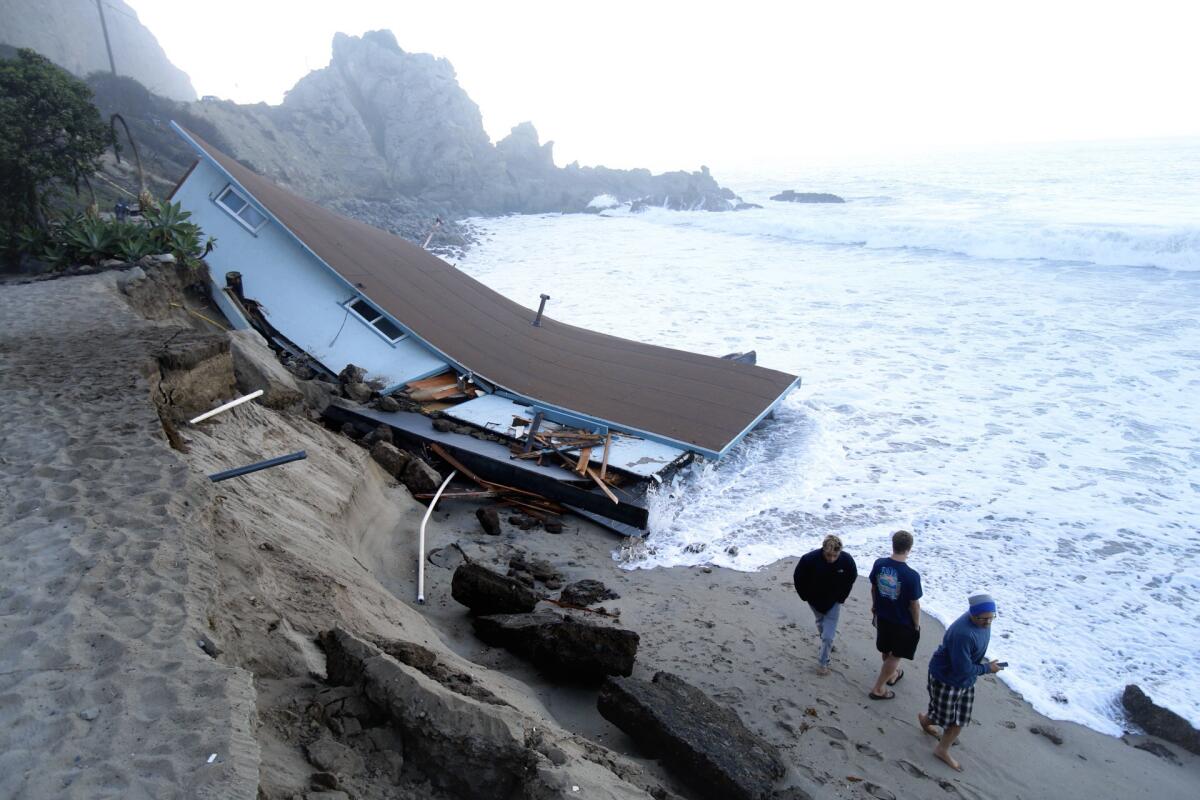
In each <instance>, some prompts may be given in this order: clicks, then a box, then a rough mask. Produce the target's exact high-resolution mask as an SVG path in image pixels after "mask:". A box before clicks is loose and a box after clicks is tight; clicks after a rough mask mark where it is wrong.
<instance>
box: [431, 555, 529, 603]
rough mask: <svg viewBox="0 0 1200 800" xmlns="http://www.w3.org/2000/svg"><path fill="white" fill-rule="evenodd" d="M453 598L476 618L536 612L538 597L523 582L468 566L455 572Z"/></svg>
mask: <svg viewBox="0 0 1200 800" xmlns="http://www.w3.org/2000/svg"><path fill="white" fill-rule="evenodd" d="M450 596H451V597H453V598H454V599H455V600H457V601H458V602H460V603H462V604H463V605H464V606H466V607H467V608H469V609H471V611H473V612H475V613H476V614H523V613H527V612H529V611H533V607H534V606H536V605H537V602H538V595H537V594H536V593H535V592H534V591H533V590H531V589H529V588H528V587H527V586H524V585H522V584H521V583H520V582H519V581H517V580H515V579H513V578H510V577H508V576H507V575H501V574H500V573H498V572H492V571H491V570H490V569H488V568H487V567H485V566H483V565H482V564H476V563H474V562H468V563H466V564H463V565H461V566H459V568H458V569H456V570H454V577H453V578H452V579H451V581H450Z"/></svg>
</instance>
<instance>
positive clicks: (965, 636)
mask: <svg viewBox="0 0 1200 800" xmlns="http://www.w3.org/2000/svg"><path fill="white" fill-rule="evenodd" d="M968 603H969V604H970V608H969V609H968V610H967V613H965V614H963V615H962V616H961V617H959V618H958V619H956V620H954V622H953V623H951V625H950V627H949V628H947V629H946V635H945V636H943V637H942V643H941V645H939V646H938V649H937V650H936V651H934V653H933V658H932V659H930V661H929V680H928V687H929V710H928V712H922V713H921V714H918V715H917V721H918V722H920V723H921V728H922V729H923V730H924V731H925V732H926V733H928V734H929V735H930V736H936V737H938V743H937V747H935V748H934V749H933V754H934V755H935V756H937V757H938V758H940V759H941V760H942V761H945V762H946V763H947V764H949V765H950V766H951V767H953V768H954V769H956V770H958V771H959V772H962V765H961V764H959V763H958V762H957V761H955V760H954V758H953V757H951V755H950V746H951V745H953V744H954V740H955V739H957V738H958V735H959V734H960V733H962V729H963V727H964V726H966V724H967V723H968V722H970V721H971V708H972V707H973V706H974V704H975V679H976V678H978V677H979V676H980V675H989V674H993V673H996V672H999V671H1000V670H1002V669H1004V665H1002V664H1001V663H1000V662H999V661H988V660H987V648H988V642H989V641H990V640H991V638H992V620H994V619H995V618H996V601H995V600H993V599H992V596H991V595H990V594H973V595H971V597H970V599H969V600H968ZM939 725H940V726H941V727H942V733H941V734H940V735H939V734H938V732H937V727H936V726H939Z"/></svg>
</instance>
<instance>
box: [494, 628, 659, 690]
mask: <svg viewBox="0 0 1200 800" xmlns="http://www.w3.org/2000/svg"><path fill="white" fill-rule="evenodd" d="M474 624H475V635H476V636H478V637H479V638H480V639H482V640H483V641H484V642H486V643H488V644H490V645H494V646H496V647H503V648H505V649H506V650H511V651H512V652H514V653H516V654H517V655H519V656H522V657H523V658H527V659H529V660H530V661H532V662H533V663H534V664H536V665H537V666H538V668H540V669H542V670H544V671H545V672H548V673H550V674H552V675H558V676H565V677H570V678H571V679H572V680H578V681H596V680H600V679H602V678H603V677H604V676H605V675H630V674H632V673H633V662H634V659H635V658H636V657H637V648H638V642H639V637H638V635H637V634H636V633H634V632H633V631H630V630H625V629H624V628H617V627H614V626H610V625H596V624H592V623H590V622H584V621H583V620H579V619H576V618H574V617H564V616H562V615H560V614H555V613H552V612H549V611H543V612H539V613H537V614H498V615H495V616H485V617H476V618H475V620H474Z"/></svg>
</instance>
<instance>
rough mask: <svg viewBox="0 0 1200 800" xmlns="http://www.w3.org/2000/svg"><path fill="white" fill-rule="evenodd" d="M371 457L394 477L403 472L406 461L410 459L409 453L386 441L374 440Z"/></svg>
mask: <svg viewBox="0 0 1200 800" xmlns="http://www.w3.org/2000/svg"><path fill="white" fill-rule="evenodd" d="M371 458H373V459H375V463H376V464H378V465H379V466H381V467H383V469H384V471H385V472H386V473H387V474H389V475H391V476H392V477H394V478H398V477H400V476H401V475H402V474H404V470H405V468H406V467H407V466H408V462H410V461H412V456H411V455H409V454H408V453H406V452H404V451H403V450H401V449H399V448H398V447H396V446H395V445H394V444H389V443H387V442H375V444H374V446H372V447H371Z"/></svg>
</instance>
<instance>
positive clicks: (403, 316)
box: [188, 132, 796, 452]
mask: <svg viewBox="0 0 1200 800" xmlns="http://www.w3.org/2000/svg"><path fill="white" fill-rule="evenodd" d="M188 135H189V136H191V137H192V139H194V140H195V141H196V143H197V144H199V145H200V146H201V147H202V148H203V149H204V150H205V151H207V153H208V155H210V156H211V157H212V158H213V159H214V160H215V161H216V162H217V163H218V164H220V166H221V167H223V168H224V169H225V170H226V171H227V172H229V173H230V174H231V175H232V176H233V177H234V179H235V180H237V182H238V183H240V184H241V185H242V186H243V187H245V189H246V190H247V191H249V192H250V193H251V194H253V195H254V197H255V199H257V200H258V202H259V203H261V204H262V205H263V206H265V207H266V208H267V210H269V211H270V212H271V213H272V214H273V215H274V216H275V217H276V219H278V220H279V222H281V223H282V224H283V225H284V226H286V227H287V228H288V229H289V230H291V231H292V233H294V234H295V235H296V236H297V237H299V238H300V240H301V241H303V242H304V244H306V245H307V246H308V247H309V248H310V249H312V251H313V252H315V253H316V254H317V255H318V256H320V257H321V258H322V259H323V260H324V261H325V262H326V263H327V264H328V265H329V266H330V267H332V268H333V269H334V270H336V271H337V272H338V274H340V275H341V276H342V277H343V278H345V279H346V280H347V281H349V282H350V283H352V284H355V285H356V286H358V287H359V289H360V290H361V291H362V293H363V294H364V295H366V296H367V297H368V298H369V299H370V300H371V302H373V303H375V304H376V305H378V306H379V307H381V308H383V309H385V310H386V311H387V312H388V313H389V314H390V315H391V316H393V317H395V318H396V319H397V320H398V321H399V322H401V323H402V324H403V325H404V326H405V327H407V328H408V329H410V330H411V331H413V332H414V333H415V334H416V335H417V336H419V337H420V338H422V339H424V340H425V341H427V342H428V343H429V344H431V345H433V346H434V347H435V348H437V349H438V350H440V351H441V352H442V353H444V354H445V355H446V356H447V357H449V358H450V359H452V360H453V361H455V362H457V363H458V364H460V365H462V366H463V367H465V368H467V369H469V370H471V371H472V372H474V373H475V374H476V375H478V376H480V377H481V378H483V379H484V380H486V381H489V382H491V383H493V384H495V385H497V386H500V387H503V388H505V389H507V390H509V391H511V392H513V393H515V394H518V395H521V396H523V397H525V398H528V399H530V400H533V401H540V402H542V403H544V404H549V405H553V406H557V407H559V408H562V409H566V410H568V411H572V412H574V413H576V414H581V415H586V416H590V417H595V418H599V419H602V420H606V421H608V422H610V423H612V424H613V425H614V426H615V427H617V428H628V429H632V430H638V431H644V432H647V433H653V434H657V435H658V436H662V437H666V438H669V439H673V440H675V441H677V442H680V443H682V444H684V445H686V446H691V447H695V448H697V449H700V450H708V451H712V452H721V451H722V450H724V449H725V447H726V446H727V445H728V444H729V443H731V442H732V441H734V440H735V439H737V437H738V436H739V435H740V434H741V433H742V432H743V431H745V430H746V428H748V427H749V426H750V425H751V424H752V423H753V422H754V421H755V420H756V419H758V417H759V416H760V415H761V414H762V413H763V412H764V411H766V410H767V409H768V408H769V407H770V406H771V404H772V403H774V402H775V401H776V400H777V399H778V398H779V396H780V395H781V394H782V393H784V392H786V391H787V390H788V389H789V388H790V387H791V386H792V385H793V383H794V382H795V380H796V379H795V376H792V375H788V374H786V373H783V372H778V371H776V370H772V369H765V368H763V367H757V366H750V365H747V364H739V363H736V362H733V361H730V360H727V359H721V358H716V357H714V356H704V355H698V354H696V353H688V352H685V351H682V350H672V349H669V348H666V347H658V346H656V345H650V344H643V343H641V342H634V341H630V340H628V339H620V338H618V337H615V336H608V335H606V334H603V333H596V332H594V331H589V330H586V329H584V328H578V327H575V326H573V325H567V324H565V323H562V322H559V321H557V320H554V319H551V318H549V317H543V319H542V324H541V326H540V327H534V326H533V325H531V324H530V322H531V321H532V319H533V316H534V312H533V311H532V310H530V309H527V308H524V307H523V306H520V305H518V304H517V303H514V302H512V301H511V300H509V299H507V298H505V297H504V296H502V295H501V294H499V293H498V292H495V291H493V290H492V289H489V288H488V287H487V286H485V285H484V284H482V283H480V282H479V281H477V280H475V279H474V278H472V277H471V276H469V275H467V274H465V273H464V272H462V271H460V270H458V269H455V268H454V267H452V266H450V265H449V264H447V263H446V262H444V261H442V260H441V259H439V258H437V257H436V256H434V255H433V254H431V253H429V252H427V251H426V250H424V249H422V248H420V247H418V246H417V245H415V244H412V243H411V242H408V241H406V240H404V239H401V238H399V237H398V236H394V235H392V234H390V233H386V232H384V231H381V230H379V229H377V228H373V227H371V226H369V225H365V224H363V223H361V222H357V221H355V220H351V219H348V218H346V217H342V216H339V215H338V214H335V213H333V212H331V211H327V210H326V209H324V208H321V207H320V206H318V205H316V204H315V203H312V202H310V201H308V200H305V199H303V198H301V197H298V196H296V195H294V194H292V193H291V192H288V191H285V190H284V189H281V188H280V187H278V186H276V185H275V184H273V183H271V182H270V181H268V180H266V179H265V178H263V177H261V176H259V175H256V174H255V173H254V172H252V171H251V170H249V169H247V168H246V167H244V166H242V165H241V164H240V163H238V162H237V161H235V160H234V159H232V158H230V157H229V156H227V155H225V154H224V153H222V152H220V151H219V150H217V149H216V148H214V147H212V146H211V145H209V144H208V143H207V142H204V141H203V140H201V139H200V137H198V136H196V135H195V134H192V133H190V132H189V133H188ZM284 333H286V331H285V332H284Z"/></svg>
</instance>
